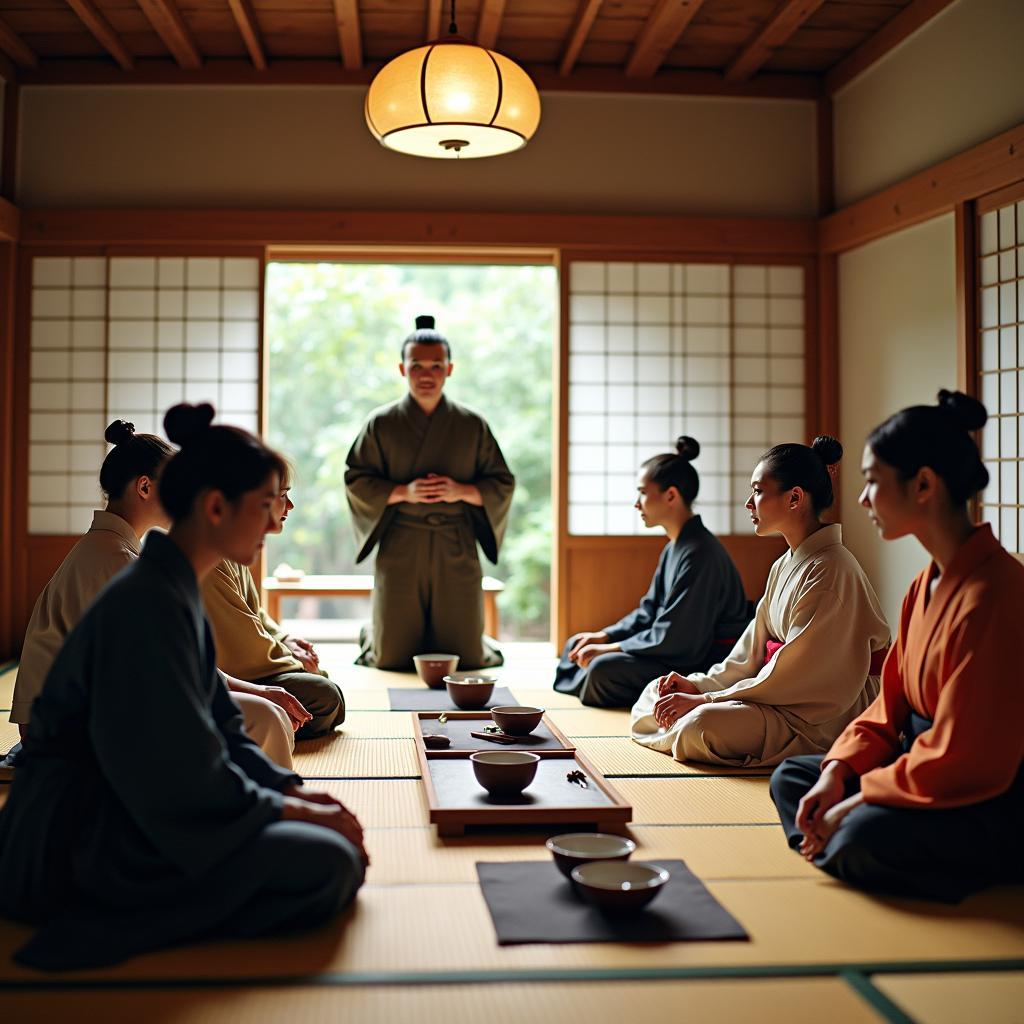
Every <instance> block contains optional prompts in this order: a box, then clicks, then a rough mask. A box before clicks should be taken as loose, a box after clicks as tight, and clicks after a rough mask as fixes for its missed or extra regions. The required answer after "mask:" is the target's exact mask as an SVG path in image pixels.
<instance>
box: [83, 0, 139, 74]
mask: <svg viewBox="0 0 1024 1024" xmlns="http://www.w3.org/2000/svg"><path fill="white" fill-rule="evenodd" d="M67 4H68V7H70V8H71V9H72V10H73V11H74V12H75V14H77V15H78V17H79V20H80V21H81V22H82V24H83V25H85V27H86V28H87V29H88V30H89V31H90V32H91V33H92V34H93V36H95V38H96V41H97V42H98V43H99V44H100V46H102V47H103V49H104V50H106V51H107V53H109V54H110V56H111V57H113V58H114V60H116V61H117V63H118V64H119V65H120V67H121V69H122V70H123V71H131V70H132V68H133V67H135V58H134V57H133V56H132V55H131V54H130V53H129V52H128V47H127V46H125V44H124V40H123V39H122V38H121V37H120V36H119V35H118V34H117V33H116V32H115V31H114V29H113V28H111V25H110V22H109V21H107V19H106V18H104V17H103V15H102V14H101V13H100V11H99V9H98V8H97V7H96V5H95V4H94V3H93V2H92V0H67Z"/></svg>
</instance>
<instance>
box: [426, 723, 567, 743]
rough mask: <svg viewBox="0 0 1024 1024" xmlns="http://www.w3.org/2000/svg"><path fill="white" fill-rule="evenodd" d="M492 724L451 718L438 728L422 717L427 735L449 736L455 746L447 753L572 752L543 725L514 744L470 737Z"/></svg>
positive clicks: (517, 738)
mask: <svg viewBox="0 0 1024 1024" xmlns="http://www.w3.org/2000/svg"><path fill="white" fill-rule="evenodd" d="M490 724H491V720H490V719H489V718H486V719H484V718H473V719H469V718H449V719H448V721H447V722H445V723H444V725H438V724H437V719H436V718H421V719H420V728H421V729H422V730H423V731H424V732H428V733H429V732H434V733H441V735H442V736H448V737H449V738H450V739H451V741H452V744H451V746H450V747H445V748H444V749H445V750H569V749H571V745H570V746H569V747H567V746H564V745H563V744H562V743H560V742H559V741H558V740H556V739H555V737H554V736H553V735H552V734H551V730H550V729H548V727H547V726H546V725H545V724H544V723H543V722H541V723H540V725H538V726H537V728H536V729H534V730H533V732H531V733H530V735H529V736H517V737H516V742H515V743H490V742H488V741H487V740H482V739H479V738H478V737H476V736H471V735H470V733H474V732H483V731H484V729H485V727H486V726H488V725H490Z"/></svg>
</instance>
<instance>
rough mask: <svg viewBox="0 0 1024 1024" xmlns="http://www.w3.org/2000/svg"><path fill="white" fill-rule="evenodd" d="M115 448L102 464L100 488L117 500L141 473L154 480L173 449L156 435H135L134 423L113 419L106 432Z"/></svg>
mask: <svg viewBox="0 0 1024 1024" xmlns="http://www.w3.org/2000/svg"><path fill="white" fill-rule="evenodd" d="M103 437H104V439H105V440H107V441H109V442H110V444H112V445H113V446H114V447H113V448H111V449H110V451H109V452H107V456H106V458H105V459H104V460H103V465H102V466H100V487H102V488H103V493H104V494H105V495H106V496H107V499H108V500H113V501H116V500H117V499H118V498H120V497H121V496H122V495H123V494H124V491H125V488H126V487H127V486H128V485H129V484H130V483H131V482H132V481H133V480H138V478H139V477H140V476H148V477H150V478H151V479H153V480H155V479H156V478H157V477H158V476H159V475H160V468H161V467H162V466H163V464H164V463H165V462H166V461H167V460H168V459H169V458H170V457H171V456H172V455H173V454H174V449H173V448H172V447H171V446H170V445H169V444H168V443H167V442H166V441H165V440H164V439H163V438H162V437H157V436H156V434H136V433H135V424H134V423H129V422H128V421H127V420H114V422H113V423H111V424H110V426H109V427H107V429H106V430H105V431H104V432H103Z"/></svg>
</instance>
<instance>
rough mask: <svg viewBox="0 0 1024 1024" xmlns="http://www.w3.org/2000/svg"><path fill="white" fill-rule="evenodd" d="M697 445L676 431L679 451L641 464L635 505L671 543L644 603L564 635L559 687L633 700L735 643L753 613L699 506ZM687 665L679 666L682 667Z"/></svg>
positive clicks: (618, 701)
mask: <svg viewBox="0 0 1024 1024" xmlns="http://www.w3.org/2000/svg"><path fill="white" fill-rule="evenodd" d="M699 454H700V444H699V443H698V442H697V441H696V440H694V438H692V437H680V438H679V439H678V440H677V441H676V451H675V452H674V453H666V454H664V455H655V456H653V457H652V458H650V459H648V460H647V461H646V462H645V463H644V464H643V465H642V466H641V467H640V476H639V479H638V481H637V492H638V496H637V500H636V505H635V507H636V509H637V511H638V512H639V513H640V516H641V518H642V519H643V521H644V525H645V526H647V527H656V526H660V527H661V528H662V529H664V531H665V533H666V534H667V535H668V543H667V544H666V545H665V547H664V549H663V551H662V552H661V557H660V558H659V559H658V567H657V569H656V570H655V573H654V578H653V579H652V580H651V585H650V588H649V589H648V591H647V593H646V594H645V595H644V597H643V599H642V600H641V601H640V605H639V607H637V608H635V609H634V610H633V611H631V612H630V613H629V614H628V615H625V616H624V617H623V618H621V619H620V620H619V621H618V622H616V623H614V624H613V625H611V626H605V627H604V629H602V630H600V631H598V632H596V633H577V634H576V635H575V636H571V637H570V638H569V640H568V641H567V642H566V645H565V648H564V649H563V651H562V656H561V659H560V660H559V663H558V668H557V670H556V672H555V684H554V685H555V689H556V690H560V691H561V692H562V693H573V694H577V695H578V696H579V698H580V700H581V701H582V702H583V703H584V704H589V705H592V706H594V707H617V708H621V707H627V708H628V707H632V706H633V704H634V703H635V701H636V699H637V697H639V696H640V694H641V693H642V692H643V690H644V687H646V686H647V684H648V683H649V682H650V681H651V680H652V679H654V678H655V677H657V676H661V675H664V674H665V673H666V672H671V671H672V670H673V668H675V667H676V666H679V665H686V666H688V671H691V672H696V671H703V670H704V669H706V668H708V667H709V666H710V665H713V664H714V663H715V661H716V660H718V658H719V657H720V656H724V655H725V654H727V653H728V652H729V651H730V650H731V649H732V645H733V643H735V641H736V638H737V637H738V636H740V634H742V632H743V630H744V629H745V628H746V625H747V623H748V622H749V621H750V618H751V615H752V614H753V608H752V606H751V603H750V602H749V601H748V600H747V597H746V595H745V593H744V591H743V581H742V580H741V579H740V574H739V572H738V570H737V569H736V566H735V565H734V564H733V561H732V559H731V558H730V557H729V553H728V552H727V551H726V550H725V548H724V547H723V546H722V544H721V542H720V541H719V540H718V538H717V537H715V535H714V534H713V533H711V531H710V530H708V529H707V527H706V526H704V524H703V523H702V522H701V518H700V516H699V515H694V513H693V507H692V506H693V503H694V501H695V500H696V497H697V492H698V490H699V489H700V478H699V477H698V476H697V471H696V470H695V469H694V468H693V466H692V464H691V463H692V462H693V460H694V459H695V458H697V456H698V455H699ZM679 671H682V670H679Z"/></svg>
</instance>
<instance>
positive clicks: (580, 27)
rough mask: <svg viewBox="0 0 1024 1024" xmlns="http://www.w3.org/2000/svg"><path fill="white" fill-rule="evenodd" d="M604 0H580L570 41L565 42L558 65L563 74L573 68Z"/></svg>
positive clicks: (559, 71)
mask: <svg viewBox="0 0 1024 1024" xmlns="http://www.w3.org/2000/svg"><path fill="white" fill-rule="evenodd" d="M602 3H604V0H580V5H579V7H578V8H577V10H576V18H575V20H574V21H573V23H572V29H571V30H570V31H569V41H568V42H567V43H566V44H565V52H564V53H563V54H562V61H561V63H560V64H559V65H558V73H559V74H560V75H562V76H565V75H568V74H569V72H570V71H572V69H573V65H574V64H575V63H576V60H577V58H578V57H579V55H580V50H582V49H583V44H584V43H585V42H586V41H587V35H588V34H589V33H590V26H591V25H593V24H594V19H595V18H596V17H597V12H598V11H600V10H601V4H602Z"/></svg>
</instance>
